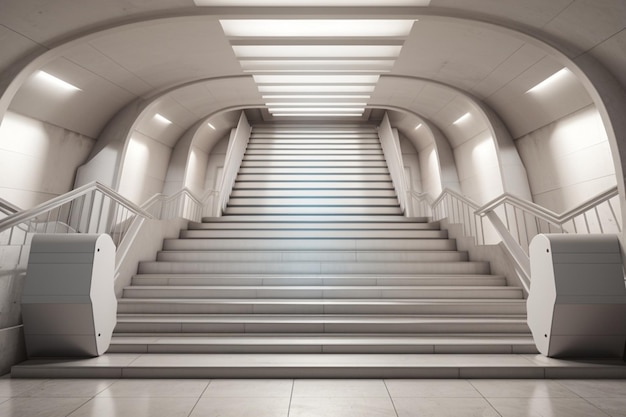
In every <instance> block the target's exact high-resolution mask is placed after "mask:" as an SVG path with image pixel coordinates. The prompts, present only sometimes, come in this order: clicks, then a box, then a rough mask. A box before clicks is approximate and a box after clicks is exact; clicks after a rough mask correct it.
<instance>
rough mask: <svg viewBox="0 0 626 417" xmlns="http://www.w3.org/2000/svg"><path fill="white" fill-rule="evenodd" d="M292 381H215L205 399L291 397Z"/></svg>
mask: <svg viewBox="0 0 626 417" xmlns="http://www.w3.org/2000/svg"><path fill="white" fill-rule="evenodd" d="M292 387H293V380H291V379H214V380H212V381H211V382H210V383H209V386H208V388H207V389H206V390H205V391H204V394H203V395H202V396H203V397H286V398H290V397H291V390H292Z"/></svg>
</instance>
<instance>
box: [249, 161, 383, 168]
mask: <svg viewBox="0 0 626 417" xmlns="http://www.w3.org/2000/svg"><path fill="white" fill-rule="evenodd" d="M336 166H342V167H345V168H348V167H351V168H364V169H366V168H385V169H387V162H386V161H384V160H373V161H324V160H316V161H308V162H293V161H263V160H252V161H250V160H245V159H244V160H243V161H242V162H241V167H243V168H253V167H256V168H287V167H293V168H303V167H311V168H331V167H336Z"/></svg>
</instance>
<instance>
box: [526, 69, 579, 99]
mask: <svg viewBox="0 0 626 417" xmlns="http://www.w3.org/2000/svg"><path fill="white" fill-rule="evenodd" d="M570 73H571V71H570V70H568V69H567V68H562V69H561V70H559V71H557V72H555V73H554V74H552V75H551V76H549V77H548V78H546V79H545V80H543V81H542V82H540V83H539V84H537V85H536V86H534V87H532V88H530V89H529V90H528V91H526V93H536V92H538V91H541V90H545V89H546V88H548V87H550V86H551V85H554V84H555V83H557V82H558V81H560V80H562V79H563V78H565V77H566V76H568V75H569V74H570Z"/></svg>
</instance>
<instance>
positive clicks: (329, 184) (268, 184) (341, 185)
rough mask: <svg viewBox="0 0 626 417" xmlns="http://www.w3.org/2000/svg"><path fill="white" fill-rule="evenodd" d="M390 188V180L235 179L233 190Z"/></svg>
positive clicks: (365, 190)
mask: <svg viewBox="0 0 626 417" xmlns="http://www.w3.org/2000/svg"><path fill="white" fill-rule="evenodd" d="M270 189H271V190H285V189H286V190H293V189H297V190H331V191H336V190H359V191H360V192H365V193H367V192H370V191H372V190H387V191H389V190H392V191H393V192H394V193H395V190H394V188H393V184H392V182H391V180H389V181H378V182H377V181H371V182H359V181H343V182H341V181H334V180H333V181H317V182H297V183H294V182H286V181H265V182H259V181H236V182H235V185H234V188H233V190H270Z"/></svg>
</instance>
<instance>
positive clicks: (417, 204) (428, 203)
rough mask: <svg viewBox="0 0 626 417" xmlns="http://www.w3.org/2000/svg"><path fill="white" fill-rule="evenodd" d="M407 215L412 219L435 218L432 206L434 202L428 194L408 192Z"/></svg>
mask: <svg viewBox="0 0 626 417" xmlns="http://www.w3.org/2000/svg"><path fill="white" fill-rule="evenodd" d="M406 202H407V213H409V214H410V216H411V217H433V210H432V206H433V203H434V201H433V200H432V199H431V198H430V196H429V195H428V193H418V192H416V191H413V190H407V192H406Z"/></svg>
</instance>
